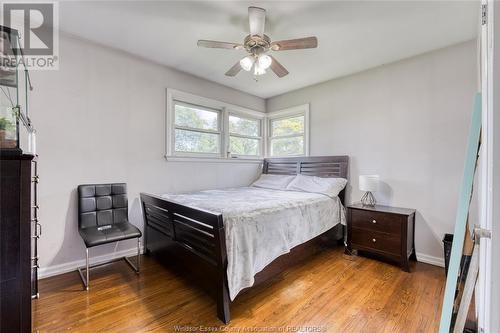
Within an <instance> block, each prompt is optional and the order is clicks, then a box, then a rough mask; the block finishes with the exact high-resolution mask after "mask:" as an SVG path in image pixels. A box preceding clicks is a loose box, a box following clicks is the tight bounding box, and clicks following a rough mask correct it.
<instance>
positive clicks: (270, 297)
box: [33, 247, 445, 332]
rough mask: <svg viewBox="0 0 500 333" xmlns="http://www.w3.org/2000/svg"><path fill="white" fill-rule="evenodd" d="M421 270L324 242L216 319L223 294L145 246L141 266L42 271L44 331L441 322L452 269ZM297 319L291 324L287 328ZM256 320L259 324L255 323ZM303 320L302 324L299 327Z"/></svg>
mask: <svg viewBox="0 0 500 333" xmlns="http://www.w3.org/2000/svg"><path fill="white" fill-rule="evenodd" d="M411 265H412V266H411V268H412V273H406V272H403V271H401V270H400V269H399V268H398V267H396V266H392V265H389V264H385V263H382V262H379V261H375V260H371V259H368V258H364V257H349V256H345V255H343V249H342V248H340V247H338V248H335V249H325V250H323V251H322V252H320V253H318V254H317V255H315V256H314V257H313V258H311V260H310V261H308V262H305V263H304V264H303V265H300V266H296V267H293V268H290V269H289V270H287V271H286V272H285V273H284V274H282V275H280V276H278V277H277V278H275V279H273V280H272V281H270V282H268V283H265V284H263V285H261V286H258V287H256V288H252V289H251V290H249V291H248V292H246V293H245V294H243V295H241V296H240V297H238V298H237V299H236V302H235V303H233V304H232V306H231V315H232V321H231V323H230V324H229V325H228V326H226V327H224V326H222V323H221V322H220V321H218V320H217V317H216V308H215V301H214V300H213V299H212V298H210V297H209V296H207V295H206V294H205V293H204V292H203V291H201V290H199V289H197V288H193V286H192V284H190V283H189V281H186V280H185V279H183V278H181V277H180V276H177V275H176V274H175V273H173V272H172V270H168V269H166V268H164V267H163V266H162V265H161V264H159V263H158V262H157V261H156V260H155V259H153V258H150V257H147V256H143V258H142V271H141V274H140V275H136V274H135V273H134V272H133V271H132V270H131V269H130V268H129V267H128V266H127V264H126V263H125V262H123V261H119V262H115V263H113V264H110V265H106V266H102V267H99V268H95V269H93V270H92V271H91V282H90V283H91V284H90V291H89V292H86V291H83V290H82V284H81V282H80V279H79V277H78V273H77V272H76V271H75V272H72V273H67V274H63V275H59V276H55V277H51V278H47V279H44V280H41V281H40V299H38V300H35V301H34V304H33V321H34V330H35V331H37V330H38V331H40V332H63V331H73V332H175V331H178V332H186V331H194V332H200V331H203V330H205V331H209V330H211V331H218V332H221V331H223V330H226V331H227V332H244V330H245V329H246V330H247V332H282V331H283V330H285V332H436V331H437V328H438V324H439V315H440V304H441V298H442V294H443V289H444V281H445V280H444V270H443V269H442V268H439V267H435V266H431V265H426V264H422V263H414V262H412V264H411ZM287 327H288V328H287ZM249 328H254V329H253V330H252V331H250V330H248V329H249ZM294 330H295V331H294Z"/></svg>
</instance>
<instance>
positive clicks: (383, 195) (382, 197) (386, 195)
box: [374, 180, 394, 205]
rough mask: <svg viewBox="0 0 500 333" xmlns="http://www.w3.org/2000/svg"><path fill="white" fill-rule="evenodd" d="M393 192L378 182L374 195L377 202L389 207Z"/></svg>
mask: <svg viewBox="0 0 500 333" xmlns="http://www.w3.org/2000/svg"><path fill="white" fill-rule="evenodd" d="M393 194H394V191H393V190H392V187H391V186H390V185H389V184H387V183H386V182H384V181H382V180H381V181H379V184H378V191H377V192H376V193H374V195H375V198H376V200H377V202H379V203H381V204H384V205H391V204H392V200H393Z"/></svg>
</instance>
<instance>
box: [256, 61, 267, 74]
mask: <svg viewBox="0 0 500 333" xmlns="http://www.w3.org/2000/svg"><path fill="white" fill-rule="evenodd" d="M264 74H266V69H265V68H262V67H260V65H259V63H258V62H257V63H256V64H255V66H254V68H253V75H255V76H258V75H264Z"/></svg>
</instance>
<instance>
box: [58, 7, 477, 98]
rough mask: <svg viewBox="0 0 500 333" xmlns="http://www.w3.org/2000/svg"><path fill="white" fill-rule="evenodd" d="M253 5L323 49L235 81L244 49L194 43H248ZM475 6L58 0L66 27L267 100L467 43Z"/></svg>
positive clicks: (278, 30)
mask: <svg viewBox="0 0 500 333" xmlns="http://www.w3.org/2000/svg"><path fill="white" fill-rule="evenodd" d="M250 5H253V6H260V7H263V8H265V9H266V10H267V24H266V34H267V35H269V36H270V37H271V39H272V40H281V39H290V38H299V37H306V36H314V35H315V36H317V37H318V44H319V46H318V48H317V49H312V50H295V51H282V52H275V53H274V55H275V57H276V58H277V59H278V60H279V61H280V62H281V63H282V64H283V65H284V66H285V67H286V68H287V69H288V70H289V72H290V74H289V75H288V76H286V77H284V78H281V79H279V78H277V77H276V76H275V75H274V74H273V73H268V74H266V75H263V76H261V77H260V78H259V81H258V82H255V81H254V80H253V76H252V75H251V74H250V73H248V72H241V73H240V74H238V75H237V76H236V77H234V78H229V77H226V76H225V75H224V73H225V72H226V71H227V70H228V69H229V68H230V67H231V66H232V65H233V64H235V63H236V62H237V61H238V60H239V59H241V58H242V57H243V56H244V54H245V53H244V51H236V50H219V49H206V48H198V47H197V46H196V41H197V40H198V39H213V40H220V41H230V42H242V41H243V38H244V37H245V36H246V35H247V34H248V21H247V20H248V19H247V7H248V6H250ZM478 8H479V2H478V1H474V2H472V1H385V2H381V1H268V2H263V1H256V2H247V1H200V2H198V1H196V2H195V1H77V2H73V1H71V2H60V29H61V30H62V31H65V32H67V33H70V34H73V35H77V36H79V37H82V38H85V39H89V40H92V41H95V42H98V43H101V44H105V45H108V46H111V47H113V48H117V49H121V50H123V51H126V52H129V53H132V54H135V55H138V56H141V57H144V58H147V59H150V60H152V61H154V62H157V63H160V64H164V65H167V66H170V67H173V68H176V69H178V70H181V71H184V72H188V73H191V74H194V75H196V76H199V77H202V78H205V79H208V80H211V81H215V82H218V83H221V84H223V85H226V86H230V87H233V88H236V89H239V90H242V91H245V92H248V93H250V94H253V95H256V96H260V97H263V98H268V97H271V96H275V95H279V94H282V93H285V92H287V91H291V90H295V89H298V88H302V87H305V86H308V85H311V84H315V83H318V82H322V81H326V80H329V79H332V78H336V77H340V76H345V75H348V74H351V73H355V72H359V71H362V70H365V69H368V68H372V67H375V66H379V65H382V64H386V63H389V62H393V61H397V60H399V59H403V58H407V57H410V56H413V55H417V54H421V53H424V52H427V51H430V50H434V49H438V48H442V47H445V46H448V45H452V44H456V43H459V42H462V41H466V40H470V39H472V38H474V37H475V36H476V35H477V29H478V26H477V25H478Z"/></svg>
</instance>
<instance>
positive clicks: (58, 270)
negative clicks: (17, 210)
mask: <svg viewBox="0 0 500 333" xmlns="http://www.w3.org/2000/svg"><path fill="white" fill-rule="evenodd" d="M143 251H144V249H141V253H143ZM136 254H137V248H131V249H127V250H121V251H117V252H113V253H109V254H105V255H102V256H98V257H91V258H90V264H91V265H93V264H100V263H103V262H106V261H110V260H113V259H117V258H122V257H128V256H134V255H136ZM417 261H419V262H423V263H426V264H430V265H434V266H439V267H444V259H443V258H440V257H434V256H430V255H427V254H423V253H419V252H417ZM83 266H85V259H81V260H75V261H71V262H67V263H64V264H59V265H52V266H48V267H41V268H40V269H39V270H38V278H39V279H44V278H48V277H51V276H54V275H59V274H64V273H68V272H72V271H76V269H77V268H78V267H83Z"/></svg>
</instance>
